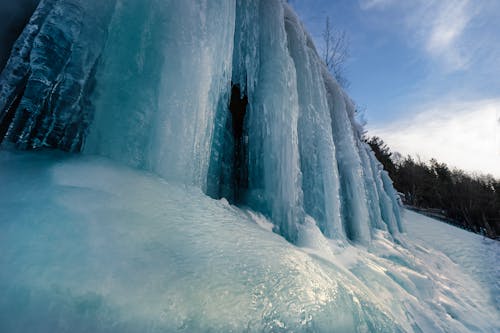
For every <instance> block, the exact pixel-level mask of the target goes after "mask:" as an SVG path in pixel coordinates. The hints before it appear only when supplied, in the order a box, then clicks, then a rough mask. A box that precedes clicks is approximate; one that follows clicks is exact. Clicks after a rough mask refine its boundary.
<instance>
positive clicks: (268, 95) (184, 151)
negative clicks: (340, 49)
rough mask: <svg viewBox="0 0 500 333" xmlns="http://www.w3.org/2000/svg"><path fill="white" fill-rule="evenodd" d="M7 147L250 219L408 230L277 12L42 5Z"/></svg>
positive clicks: (278, 6)
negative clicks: (183, 188)
mask: <svg viewBox="0 0 500 333" xmlns="http://www.w3.org/2000/svg"><path fill="white" fill-rule="evenodd" d="M0 84H1V87H0V112H1V113H0V140H2V141H3V142H4V144H5V145H8V144H9V143H11V144H13V145H15V146H16V147H17V148H20V149H38V148H43V147H49V148H58V149H62V150H66V151H70V152H83V153H85V154H97V155H102V156H107V157H110V158H112V159H114V160H117V161H119V162H123V163H125V164H127V165H130V166H133V167H137V168H141V169H146V170H149V171H153V172H154V173H156V174H158V175H160V176H162V177H164V178H166V179H168V180H173V181H176V182H180V183H183V184H187V185H194V186H196V187H199V188H201V189H202V190H203V192H205V193H206V194H208V195H210V196H212V197H214V198H222V197H224V198H226V199H227V200H229V202H231V203H233V204H235V205H238V206H245V207H250V208H252V209H253V210H255V211H258V212H261V213H263V214H265V215H266V216H268V217H270V219H271V220H272V221H273V223H274V226H275V227H274V229H275V231H276V232H278V233H280V234H281V235H283V236H284V237H285V238H287V239H288V240H289V241H292V242H296V241H297V239H298V237H299V234H298V230H299V226H300V225H302V224H303V223H304V221H305V219H306V218H308V217H311V218H312V219H314V221H315V222H316V224H317V225H318V227H319V228H320V229H321V231H322V232H323V233H324V234H325V235H326V236H327V237H329V238H332V239H338V240H340V241H346V240H350V241H352V242H356V243H362V244H368V243H369V242H370V239H371V237H372V235H373V232H374V230H375V229H381V230H388V231H389V232H390V233H391V234H393V235H396V234H398V233H399V232H401V231H402V225H401V221H400V218H399V208H398V206H397V204H396V201H395V193H394V190H393V189H392V185H391V182H390V180H389V179H388V177H387V175H386V174H385V172H384V171H382V170H381V167H380V164H379V163H378V162H377V161H376V160H375V158H374V155H373V153H372V152H371V151H370V150H369V148H368V147H367V145H365V144H364V143H363V142H362V141H361V139H360V131H359V129H358V127H357V125H356V123H355V121H354V112H355V107H354V105H353V103H352V101H351V100H350V99H349V97H348V96H346V94H345V93H344V92H343V91H342V89H341V88H340V87H339V85H338V84H337V83H336V82H335V80H334V79H333V78H332V77H331V76H330V74H329V73H328V72H327V71H326V70H325V66H324V65H323V63H322V61H321V60H320V58H319V57H318V54H317V52H316V50H315V47H314V45H313V42H312V40H311V38H310V37H309V36H308V34H307V33H306V32H305V30H304V28H303V26H302V24H301V23H300V21H299V20H298V19H297V17H296V15H295V14H294V13H293V12H292V11H291V10H290V9H289V8H288V7H287V6H286V4H284V3H283V2H281V1H278V0H271V1H268V0H266V1H258V0H252V1H249V0H221V1H208V0H193V1H157V0H144V1H137V0H108V1H83V0H42V1H41V2H40V4H39V7H38V9H37V10H36V12H35V14H34V15H33V17H32V19H31V21H30V22H29V24H28V26H27V27H26V28H25V30H24V32H23V33H22V35H21V36H20V37H19V39H18V41H17V42H16V44H15V46H14V48H13V50H12V54H11V57H10V59H9V61H8V63H7V65H6V66H5V68H4V70H3V72H2V74H1V77H0Z"/></svg>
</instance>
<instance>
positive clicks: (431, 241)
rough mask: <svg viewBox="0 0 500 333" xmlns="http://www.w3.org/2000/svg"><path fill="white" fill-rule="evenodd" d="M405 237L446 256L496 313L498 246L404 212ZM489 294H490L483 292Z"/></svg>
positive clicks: (499, 298)
mask: <svg viewBox="0 0 500 333" xmlns="http://www.w3.org/2000/svg"><path fill="white" fill-rule="evenodd" d="M405 215H406V221H408V223H407V228H408V234H409V235H411V238H412V240H414V241H415V242H416V243H421V244H423V245H424V246H427V247H430V248H433V249H436V250H438V251H441V252H443V253H444V254H446V255H447V256H448V257H449V258H450V259H451V260H452V261H453V262H454V263H456V264H457V265H458V266H459V267H460V269H461V270H463V271H464V272H466V273H467V274H469V275H470V276H472V277H473V278H474V280H476V281H477V282H479V283H480V284H481V286H482V287H483V288H484V290H483V291H482V293H483V295H484V298H490V297H491V298H492V301H494V303H495V305H496V308H497V310H499V309H500V242H498V241H494V240H491V239H489V238H484V237H482V236H480V235H477V234H474V233H471V232H468V231H465V230H462V229H460V228H456V227H453V226H451V225H449V224H446V223H442V222H440V221H437V220H434V219H431V218H428V217H426V216H423V215H420V214H417V213H415V212H412V211H405ZM486 290H490V293H488V292H486Z"/></svg>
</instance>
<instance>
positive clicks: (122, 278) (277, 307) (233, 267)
mask: <svg viewBox="0 0 500 333" xmlns="http://www.w3.org/2000/svg"><path fill="white" fill-rule="evenodd" d="M0 183H1V184H2V191H0V267H1V270H0V331H1V332H174V331H175V332H229V331H233V332H243V331H246V332H291V331H294V332H497V331H498V330H499V329H500V326H499V323H500V318H499V311H500V310H499V308H498V303H497V304H496V305H495V303H494V299H495V298H496V299H497V300H498V295H499V288H498V281H499V279H500V273H499V270H498V265H496V264H497V263H498V256H499V253H500V248H499V245H498V242H493V241H484V240H482V238H481V237H479V236H477V235H473V234H469V233H467V232H465V231H463V230H459V229H456V228H454V227H451V226H448V225H445V224H442V223H440V222H437V221H434V220H431V219H428V218H426V217H422V216H420V215H417V214H414V213H411V212H405V214H404V219H405V221H406V224H407V226H408V229H409V232H410V233H411V234H413V235H415V237H416V240H415V241H413V240H411V239H403V240H404V241H402V242H401V244H399V245H398V244H397V243H395V242H393V241H392V239H391V237H390V235H389V234H388V233H386V232H382V231H377V232H375V233H374V236H373V241H372V244H371V246H370V247H368V248H365V247H362V246H351V245H346V244H345V243H343V242H340V241H337V240H331V239H328V238H325V236H324V235H323V234H322V232H321V231H320V230H319V228H318V227H317V226H316V223H315V222H314V220H312V218H309V217H308V218H306V220H305V222H304V224H302V225H300V229H301V230H300V232H299V235H301V237H300V238H299V239H298V244H299V246H294V245H291V244H290V243H289V242H287V241H286V240H285V239H284V238H282V237H280V236H279V235H277V234H275V233H273V232H271V231H270V229H271V228H269V225H270V222H268V221H267V219H266V218H265V217H264V216H263V215H261V214H259V213H256V212H252V211H249V210H242V209H239V208H237V207H235V206H231V205H229V204H228V202H227V201H226V200H213V199H210V198H209V197H207V196H205V195H204V194H203V193H202V192H201V191H200V190H199V189H198V188H196V187H191V186H185V185H182V184H180V183H173V182H167V181H165V180H163V179H161V178H158V177H157V176H155V175H153V174H150V173H147V172H144V171H138V170H135V169H129V168H127V167H124V166H122V165H120V164H117V163H116V162H113V161H111V160H108V159H105V158H102V157H93V156H75V155H64V154H61V153H54V152H49V153H42V152H37V153H20V152H6V151H2V152H0ZM399 237H400V238H405V236H402V235H400V236H399ZM457 244H459V245H457ZM438 248H439V249H442V251H443V252H441V251H440V250H438ZM448 256H449V257H448ZM452 260H453V261H452ZM490 296H491V297H490Z"/></svg>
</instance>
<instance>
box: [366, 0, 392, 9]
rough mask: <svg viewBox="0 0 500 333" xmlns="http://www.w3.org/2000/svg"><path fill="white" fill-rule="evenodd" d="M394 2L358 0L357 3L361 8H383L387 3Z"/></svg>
mask: <svg viewBox="0 0 500 333" xmlns="http://www.w3.org/2000/svg"><path fill="white" fill-rule="evenodd" d="M393 2H394V0H360V2H359V5H360V6H361V9H364V10H368V9H372V8H378V9H380V8H384V7H385V6H387V5H390V4H392V3H393Z"/></svg>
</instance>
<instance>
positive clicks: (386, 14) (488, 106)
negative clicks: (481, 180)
mask: <svg viewBox="0 0 500 333" xmlns="http://www.w3.org/2000/svg"><path fill="white" fill-rule="evenodd" d="M289 2H290V3H291V5H292V7H294V8H295V10H296V11H297V13H298V14H299V16H300V17H301V18H302V20H303V22H304V24H305V25H306V27H307V29H308V31H309V32H310V33H311V35H312V36H313V37H314V38H315V40H316V44H317V46H318V49H319V50H321V47H322V45H321V44H322V43H321V31H322V30H323V27H324V24H325V19H326V16H329V17H330V19H331V22H332V25H333V26H334V27H335V28H337V29H339V30H344V31H346V32H347V35H348V36H349V41H350V59H349V61H348V63H347V71H346V76H347V77H348V79H349V81H350V83H351V84H350V87H349V89H348V91H349V94H350V95H351V97H352V98H353V99H354V100H355V101H356V103H357V104H358V105H360V106H362V107H364V108H365V109H366V111H365V118H366V121H367V125H366V128H367V130H368V133H369V134H371V135H378V136H380V137H382V139H384V140H385V141H386V142H387V143H388V144H389V146H390V147H391V148H392V149H393V150H395V151H399V152H400V153H402V154H412V155H414V156H417V155H418V156H420V157H421V158H422V159H423V160H427V159H430V158H432V157H435V158H437V159H438V160H440V161H443V162H446V163H447V164H449V165H450V166H455V167H459V168H463V169H465V170H467V171H470V172H478V173H484V174H486V173H490V174H493V175H495V176H496V177H497V178H500V1H498V0H290V1H289Z"/></svg>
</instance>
